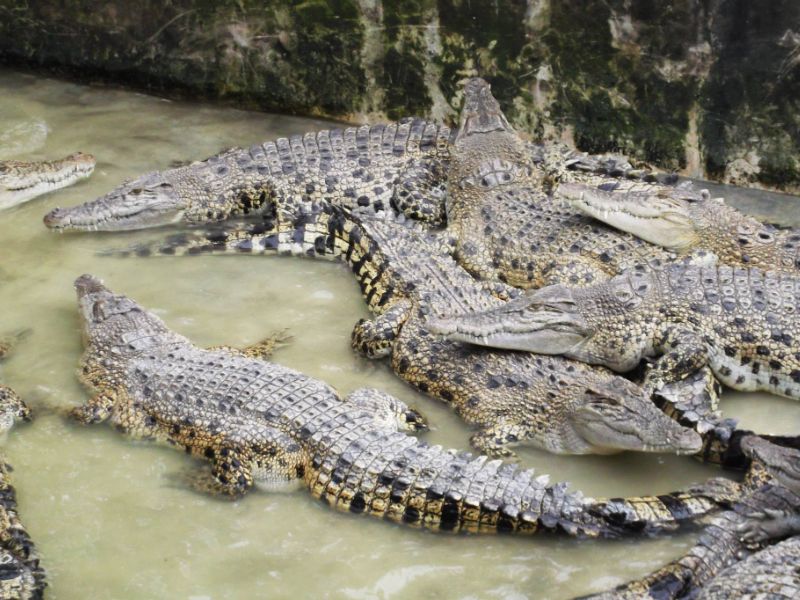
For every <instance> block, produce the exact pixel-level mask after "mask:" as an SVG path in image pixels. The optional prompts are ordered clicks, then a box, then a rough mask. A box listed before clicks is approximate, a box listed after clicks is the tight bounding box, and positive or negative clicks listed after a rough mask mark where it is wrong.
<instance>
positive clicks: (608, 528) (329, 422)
mask: <svg viewBox="0 0 800 600" xmlns="http://www.w3.org/2000/svg"><path fill="white" fill-rule="evenodd" d="M76 288H77V291H78V297H79V303H80V306H81V309H80V314H81V315H82V318H83V320H84V331H85V332H86V333H87V339H86V353H85V356H84V361H83V362H84V364H90V365H98V368H97V369H94V368H93V369H90V371H89V374H87V372H86V371H82V379H83V380H84V382H85V383H86V384H87V385H88V386H89V387H90V388H91V389H93V390H94V391H95V392H96V395H95V396H94V398H93V399H92V400H90V401H89V403H87V404H86V405H84V406H81V407H78V408H77V409H75V411H74V414H75V416H76V417H77V418H78V419H79V420H81V421H83V422H87V423H88V422H98V421H102V420H106V419H108V420H110V421H111V422H112V423H113V424H114V425H115V426H116V428H117V429H118V430H121V431H124V432H127V433H130V434H132V435H136V436H144V437H149V438H155V439H162V440H166V441H167V442H169V443H171V444H172V445H174V446H177V447H179V448H182V449H185V450H186V451H187V452H188V453H189V454H192V455H194V456H197V457H200V458H204V459H207V460H209V461H210V462H211V464H212V470H211V475H210V476H206V477H199V478H198V480H197V481H196V485H198V486H201V487H202V488H203V489H206V490H213V491H215V492H220V493H225V494H228V495H231V496H239V495H241V494H243V493H245V492H246V491H247V490H249V489H250V488H251V487H252V486H253V484H254V483H257V482H267V483H271V484H272V485H275V484H277V483H279V482H289V481H293V480H300V481H302V482H303V483H304V484H305V486H306V487H308V489H309V491H311V493H312V494H313V495H314V496H316V497H318V498H320V499H321V500H323V501H324V502H325V503H326V504H329V505H332V506H335V507H336V508H338V509H340V510H345V511H349V512H351V513H356V514H371V515H373V516H377V517H381V518H384V519H388V520H392V521H397V522H402V523H405V524H408V525H412V526H416V527H424V528H428V529H434V530H444V531H470V532H495V531H507V532H515V533H520V534H523V533H534V532H536V531H540V530H545V531H556V530H557V531H562V532H565V533H568V534H570V535H582V536H616V535H622V534H636V533H641V532H642V531H657V530H659V529H663V528H672V527H675V526H676V525H677V524H679V523H680V522H683V521H686V520H691V519H692V518H694V517H696V516H699V515H701V514H703V513H706V512H708V511H709V510H712V509H714V508H715V507H716V506H717V505H718V503H723V504H725V503H728V502H730V501H731V500H732V499H733V498H735V497H736V496H737V495H738V493H739V486H738V485H737V484H733V483H732V482H729V481H726V480H711V481H709V482H708V483H707V484H706V485H705V486H702V487H700V488H696V489H694V490H690V491H689V492H685V493H683V492H681V493H675V494H670V495H664V496H660V497H658V498H631V499H616V500H607V501H601V500H592V499H588V498H584V497H583V496H582V495H580V494H576V493H570V492H567V491H566V487H565V485H564V484H556V485H548V484H547V478H546V477H535V476H534V474H533V472H532V471H530V470H522V469H519V468H518V467H517V466H516V465H511V464H504V463H502V462H500V461H496V460H495V461H491V460H488V459H487V458H486V457H485V456H480V457H473V456H472V455H470V454H467V453H457V452H455V451H445V450H443V449H442V448H441V447H440V446H429V445H427V444H425V443H424V442H420V441H419V440H417V439H416V438H414V437H412V436H409V435H407V434H405V433H402V432H400V431H399V430H398V428H399V427H404V428H408V427H409V426H412V427H413V426H414V425H415V424H417V423H418V422H419V420H418V416H417V415H416V413H414V412H413V411H411V410H410V409H408V408H407V407H406V406H405V405H404V404H403V403H402V402H400V401H399V400H396V399H394V398H391V397H389V396H387V395H385V394H382V393H380V392H377V391H375V390H359V391H356V392H354V393H353V394H351V395H350V396H348V397H347V398H344V399H342V398H340V397H339V396H338V394H337V393H336V392H335V391H334V390H333V389H332V388H331V387H330V386H328V385H326V384H324V383H322V382H320V381H317V380H315V379H312V378H310V377H307V376H305V375H303V374H302V373H298V372H297V371H293V370H292V369H287V368H285V367H281V366H279V365H276V364H273V363H268V362H265V361H264V360H259V359H254V358H249V357H248V356H247V355H246V354H247V353H246V352H241V351H240V352H237V351H233V350H230V349H227V350H226V349H220V350H202V349H200V348H197V347H195V346H193V345H192V344H191V343H190V342H189V341H188V340H187V339H186V338H184V337H182V336H179V335H177V334H175V333H172V332H169V331H168V330H167V329H166V328H165V326H164V324H163V323H162V322H161V320H160V319H158V317H156V316H155V315H153V314H152V313H149V312H147V311H145V310H144V309H142V308H141V307H139V306H138V305H137V304H136V303H135V302H133V301H132V300H130V299H128V298H126V297H124V296H119V295H115V294H113V293H112V292H111V291H109V290H108V289H106V288H105V287H104V286H102V284H101V283H100V282H99V281H98V280H96V279H94V278H92V277H90V276H88V275H84V276H82V277H81V278H79V279H78V280H77V281H76ZM103 367H107V370H106V371H103V370H102V368H103Z"/></svg>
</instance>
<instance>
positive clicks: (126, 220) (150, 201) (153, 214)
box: [44, 173, 188, 231]
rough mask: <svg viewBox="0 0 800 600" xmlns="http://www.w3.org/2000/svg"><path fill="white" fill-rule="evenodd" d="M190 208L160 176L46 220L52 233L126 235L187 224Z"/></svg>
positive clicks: (55, 212)
mask: <svg viewBox="0 0 800 600" xmlns="http://www.w3.org/2000/svg"><path fill="white" fill-rule="evenodd" d="M187 208H188V204H187V202H186V201H184V200H181V198H180V195H179V194H177V193H176V192H175V190H174V188H173V186H172V184H171V183H169V182H167V181H165V180H163V179H161V178H159V177H158V173H154V174H150V175H145V176H144V177H141V178H139V179H138V180H135V181H133V182H130V183H126V184H124V185H122V186H120V187H118V188H117V189H115V190H113V191H112V192H110V193H108V194H106V195H105V196H101V197H100V198H97V199H96V200H93V201H92V202H86V203H84V204H79V205H78V206H73V207H71V208H55V209H53V210H52V211H50V212H49V213H48V214H47V215H45V217H44V224H45V225H46V226H47V227H48V228H50V229H56V230H62V231H64V230H73V231H125V230H132V229H145V228H148V227H160V226H163V225H169V224H172V223H178V222H181V221H182V220H184V215H185V213H186V210H187Z"/></svg>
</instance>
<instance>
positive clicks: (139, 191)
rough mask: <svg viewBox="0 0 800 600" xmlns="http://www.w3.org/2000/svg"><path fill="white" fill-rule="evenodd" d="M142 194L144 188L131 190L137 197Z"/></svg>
mask: <svg viewBox="0 0 800 600" xmlns="http://www.w3.org/2000/svg"><path fill="white" fill-rule="evenodd" d="M141 193H142V188H133V189H132V190H131V194H134V195H136V196H138V195H139V194H141Z"/></svg>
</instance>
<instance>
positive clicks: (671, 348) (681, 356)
mask: <svg viewBox="0 0 800 600" xmlns="http://www.w3.org/2000/svg"><path fill="white" fill-rule="evenodd" d="M654 348H655V351H656V353H659V354H661V356H659V357H658V358H657V359H656V360H655V362H653V363H652V364H651V365H650V368H649V369H648V370H647V373H645V376H644V388H645V390H647V391H649V392H655V391H658V390H659V389H660V388H662V387H663V386H664V385H666V384H668V383H672V382H675V381H680V380H682V379H684V378H685V377H686V376H688V375H689V374H690V373H694V372H696V371H697V370H699V369H702V368H703V367H704V366H706V365H707V364H708V358H709V357H708V347H707V346H706V344H705V342H703V338H702V337H701V336H700V335H699V334H697V333H696V332H694V331H691V330H689V329H683V328H680V327H676V326H672V327H668V328H667V330H666V331H665V332H664V334H663V336H662V337H661V339H657V340H656V343H655V344H654Z"/></svg>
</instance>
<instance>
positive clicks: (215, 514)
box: [0, 71, 800, 600]
mask: <svg viewBox="0 0 800 600" xmlns="http://www.w3.org/2000/svg"><path fill="white" fill-rule="evenodd" d="M0 92H1V93H0V136H3V134H5V136H4V137H0V140H3V142H4V143H5V145H6V147H5V150H4V149H3V148H0V152H4V155H3V156H7V154H8V149H9V148H14V149H15V151H16V152H17V153H18V155H17V156H18V157H20V158H32V159H41V158H49V157H57V156H61V155H64V154H67V153H70V152H72V151H75V150H81V151H84V152H91V153H94V154H95V155H96V156H97V157H98V166H97V170H96V172H95V174H94V176H93V177H92V179H91V180H89V181H86V182H83V183H81V184H79V185H77V186H75V187H73V188H69V189H67V190H63V191H62V192H60V193H56V194H52V195H49V196H47V197H44V198H40V199H38V200H34V201H32V202H30V203H28V204H27V205H23V206H21V207H18V208H16V209H12V210H10V211H6V212H4V213H3V214H2V215H0V239H2V241H3V246H2V247H3V254H2V260H0V306H2V307H3V310H2V312H0V331H3V330H9V329H15V328H18V327H20V326H29V327H32V328H33V334H32V335H31V337H30V338H29V339H28V340H26V342H25V343H24V344H23V345H22V346H21V347H20V348H19V351H18V353H17V354H16V355H14V356H13V357H12V358H11V359H10V360H9V361H8V362H6V363H4V364H3V365H2V367H0V368H1V369H2V371H0V375H2V378H3V380H4V381H5V382H6V383H8V384H9V385H12V386H13V387H15V388H16V389H17V390H18V391H19V392H20V393H21V394H22V395H23V396H24V397H26V398H27V399H28V400H29V402H30V403H31V404H32V406H33V407H34V409H38V412H39V417H38V419H37V420H36V421H35V423H33V424H32V425H27V426H22V427H20V428H18V429H17V430H16V431H14V432H12V433H11V434H10V436H9V439H8V442H7V445H6V446H7V448H6V453H7V455H8V459H9V461H10V462H11V463H12V464H13V465H14V467H15V472H14V482H15V485H16V487H17V490H18V493H19V502H20V510H21V514H22V517H23V519H24V521H25V523H26V524H27V526H28V529H29V531H30V532H31V534H32V535H33V537H34V539H35V541H36V542H37V544H38V546H39V549H40V550H41V553H42V555H43V560H44V565H45V567H46V569H47V571H48V575H49V583H50V587H49V590H48V594H49V597H51V598H58V599H59V600H67V599H75V598H81V599H83V598H186V599H192V600H200V599H206V598H209V599H210V598H213V599H222V598H255V597H271V598H279V597H317V598H319V597H324V598H357V599H361V598H365V599H366V598H399V597H420V598H434V597H435V598H463V599H466V598H524V597H528V598H568V597H571V596H574V595H576V594H580V593H588V592H590V591H596V590H601V589H604V588H607V587H609V586H611V585H614V584H617V583H620V582H622V581H624V580H627V579H629V578H632V577H635V576H639V575H641V574H644V573H645V572H647V571H649V570H651V569H653V568H655V567H656V566H658V565H660V564H662V563H663V562H665V561H667V560H669V559H671V558H673V557H675V556H677V555H679V554H681V552H682V551H683V550H684V549H685V548H686V547H687V546H689V545H690V544H691V543H692V541H693V537H692V536H691V535H683V536H675V537H669V538H663V539H658V540H650V541H634V542H631V541H623V542H591V541H590V542H579V541H575V540H568V539H553V538H550V539H545V538H532V539H521V538H520V539H515V538H510V537H477V536H474V537H463V536H447V535H435V534H429V533H424V532H419V531H414V530H405V529H404V528H402V527H399V526H394V525H390V524H388V523H383V522H380V521H377V520H371V519H368V518H363V517H361V518H359V517H353V516H350V515H345V514H340V513H337V512H334V511H332V510H330V509H328V508H327V507H325V506H323V505H321V504H319V503H317V502H316V501H314V500H313V499H312V498H311V497H310V496H309V495H307V494H306V493H304V492H302V491H301V492H292V493H273V494H269V493H265V492H256V493H253V494H251V495H250V496H249V497H247V498H246V499H244V500H242V501H239V502H234V503H229V502H222V501H218V500H214V499H211V498H206V497H204V496H201V495H198V494H196V493H194V492H192V491H189V490H188V489H185V488H184V487H183V486H182V484H181V483H180V481H179V476H180V475H181V473H183V472H184V471H185V470H187V469H191V468H193V467H195V466H196V464H195V463H194V462H193V461H192V460H191V459H190V458H188V457H186V456H184V455H182V454H180V453H178V452H175V451H174V450H171V449H168V448H164V447H158V446H155V445H152V444H147V443H137V442H133V441H131V440H128V439H126V438H124V437H122V436H120V435H119V434H117V433H115V432H114V431H112V430H111V429H110V428H108V427H106V426H97V427H93V428H82V427H78V426H76V425H73V424H71V423H69V422H66V421H64V420H63V419H62V418H61V417H59V416H58V415H57V414H56V413H55V412H54V411H53V410H52V409H53V408H54V407H68V406H73V405H75V404H78V403H80V402H83V401H84V400H85V399H86V396H85V393H84V391H83V389H82V388H81V387H80V385H79V384H78V383H77V381H76V379H75V376H74V372H75V369H76V366H77V361H78V358H79V355H80V351H81V346H80V338H79V333H78V322H77V315H76V309H75V298H74V293H73V291H72V281H73V280H74V278H75V277H76V276H77V275H79V274H81V273H84V272H89V273H93V274H96V275H98V276H101V277H103V278H104V279H105V280H106V281H107V283H108V284H109V285H110V286H111V287H112V288H113V289H115V290H119V291H121V292H124V293H127V294H130V295H132V296H133V297H134V298H136V299H137V300H139V301H141V302H142V303H143V304H144V305H145V306H147V307H150V308H152V309H154V310H156V311H157V312H158V313H159V314H160V315H161V316H162V317H163V318H164V319H165V321H166V322H167V323H168V324H169V325H170V326H172V327H173V328H174V329H176V330H178V331H180V332H181V333H183V334H185V335H187V336H189V337H190V338H191V339H192V340H194V341H195V342H196V343H198V344H200V345H212V344H223V343H225V344H232V345H244V344H247V343H251V342H254V341H256V340H258V339H260V338H261V337H262V336H264V335H265V334H267V333H269V332H270V331H272V330H275V329H278V328H283V327H288V328H289V329H290V330H291V332H292V333H293V334H294V336H295V340H294V341H293V343H292V344H291V345H290V346H289V347H287V348H285V349H283V350H281V351H280V352H279V353H278V354H277V355H276V357H275V359H276V360H277V361H278V362H281V363H282V364H285V365H287V366H290V367H293V368H296V369H300V370H302V371H304V372H306V373H308V374H309V375H312V376H315V377H319V378H321V379H324V380H326V381H328V382H329V383H331V384H333V385H335V386H337V387H338V388H339V389H340V390H341V391H343V392H347V391H349V390H351V389H353V388H355V387H359V386H363V385H370V386H375V387H379V388H382V389H384V390H386V391H388V392H391V393H393V394H396V395H398V396H399V397H401V398H403V399H405V400H406V401H408V402H409V403H411V404H414V405H416V406H417V407H418V408H420V409H421V410H423V411H424V412H425V413H426V414H427V415H428V416H429V418H430V420H431V422H432V424H433V426H434V430H433V431H432V432H430V433H428V434H427V437H428V438H429V439H430V440H432V441H435V442H436V443H442V444H447V445H450V446H456V447H462V448H463V447H466V446H467V438H468V435H469V432H468V430H467V429H466V428H465V427H464V426H463V425H462V424H461V422H460V421H459V420H458V419H457V418H455V417H454V416H453V415H452V414H451V413H450V411H449V410H448V409H447V407H445V406H443V405H441V404H438V403H436V402H435V401H433V400H430V399H428V398H426V397H424V396H421V395H419V394H417V393H415V392H413V391H412V390H410V389H409V388H408V387H407V386H405V385H404V384H403V383H402V382H400V381H399V380H398V379H396V378H395V377H394V375H393V374H392V373H391V372H390V370H389V369H388V367H387V365H386V364H384V363H381V362H370V361H367V360H365V359H362V358H360V357H358V356H356V355H355V354H354V353H353V352H352V351H351V350H350V347H349V335H350V329H351V327H352V324H353V323H354V322H355V320H356V319H357V318H359V317H361V316H365V315H366V310H365V308H364V306H363V304H362V301H361V298H360V296H359V293H358V289H357V286H356V284H355V281H354V280H353V278H352V276H351V275H350V274H349V272H348V271H347V270H346V269H345V268H344V267H343V266H341V265H338V264H335V263H324V262H313V261H303V260H298V259H288V258H264V257H258V258H256V257H243V256H242V257H193V258H188V257H187V258H158V259H151V260H144V259H112V258H102V257H99V256H97V255H96V253H97V251H98V250H101V249H104V248H108V247H116V246H121V245H127V244H129V243H133V242H135V241H141V240H144V239H147V238H150V237H152V236H153V235H154V233H153V232H141V233H133V234H103V235H58V234H54V233H51V232H49V231H47V230H46V229H45V228H44V226H43V225H42V224H41V218H42V216H43V215H44V214H45V213H46V212H47V211H48V210H50V209H51V208H53V207H55V206H58V205H61V206H68V205H72V204H76V203H78V202H81V201H84V200H87V199H90V198H93V197H95V196H97V195H99V194H101V193H104V192H106V191H107V190H109V189H110V188H112V187H114V186H115V185H116V184H118V183H119V182H120V181H122V180H123V179H125V178H128V177H133V176H135V175H138V174H140V173H142V172H145V171H148V170H152V169H156V168H163V167H165V166H167V165H169V163H170V162H171V161H175V160H181V161H182V160H188V159H198V158H204V157H206V156H208V155H211V154H214V153H216V152H218V151H219V150H221V149H222V148H225V147H228V146H232V145H249V144H251V143H255V142H260V141H264V140H266V139H270V138H274V137H277V136H280V135H285V134H288V133H292V132H301V131H306V130H311V129H316V128H320V127H323V126H325V125H324V123H322V122H319V121H313V120H309V119H298V118H291V117H285V116H271V115H264V114H257V113H247V112H242V111H237V110H231V109H225V108H216V107H208V106H195V105H190V104H180V103H175V102H167V101H164V100H160V99H156V98H151V97H147V96H143V95H139V94H133V93H129V92H122V91H116V90H108V89H93V88H87V87H82V86H77V85H72V84H66V83H62V82H58V81H52V80H47V79H41V78H34V77H30V76H24V75H19V74H16V73H11V72H6V71H0ZM43 132H44V133H46V134H47V135H43ZM763 197H765V195H764V194H749V195H747V196H746V198H747V199H748V201H752V200H753V199H754V198H755V199H758V198H763ZM786 206H787V209H786V211H791V210H792V207H791V205H790V204H786ZM798 206H800V205H794V212H793V213H792V214H789V213H788V212H787V213H786V215H784V216H787V217H793V218H794V220H795V221H797V220H798V213H799V212H800V210H798V209H797V207H798ZM725 409H726V411H727V413H728V414H729V415H731V416H737V417H740V418H741V419H742V420H743V421H744V423H745V424H747V425H749V426H751V427H754V428H758V429H761V430H764V431H769V432H773V433H790V432H797V431H798V429H800V427H799V426H800V407H798V406H796V405H795V404H794V403H792V402H790V401H788V400H781V399H776V398H768V397H763V396H760V395H758V394H730V395H729V396H728V397H727V398H726V401H725ZM520 455H521V460H522V461H523V463H524V464H526V465H530V466H534V467H536V468H537V470H538V471H540V472H545V473H550V474H551V476H552V479H553V480H556V479H566V480H569V481H571V482H572V484H573V487H574V488H575V489H582V490H584V491H585V492H586V493H588V494H592V495H629V494H642V493H661V492H666V491H669V490H672V489H675V488H678V487H681V486H684V485H686V484H688V483H690V482H692V481H698V480H701V479H704V478H705V477H707V476H710V475H713V474H714V473H715V472H716V470H715V469H713V468H710V467H705V466H703V465H700V464H698V463H696V462H694V461H693V460H691V459H688V458H678V457H670V456H644V455H638V456H637V455H619V456H613V457H554V456H551V455H548V454H546V453H543V452H538V451H533V450H523V451H522V452H521V453H520Z"/></svg>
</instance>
